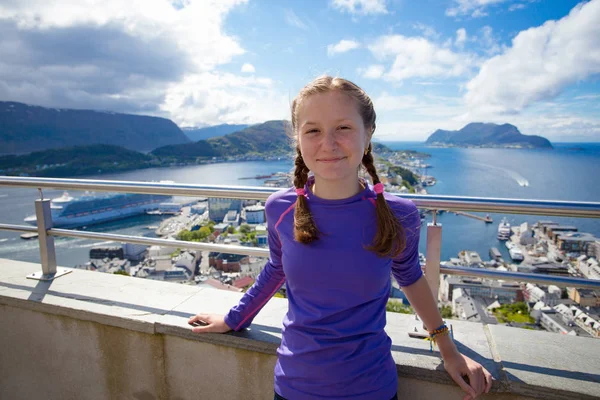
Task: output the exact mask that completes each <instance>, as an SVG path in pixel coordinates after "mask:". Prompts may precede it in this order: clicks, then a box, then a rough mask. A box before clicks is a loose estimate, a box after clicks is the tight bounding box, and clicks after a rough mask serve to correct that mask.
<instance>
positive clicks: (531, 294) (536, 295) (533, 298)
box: [523, 283, 562, 307]
mask: <svg viewBox="0 0 600 400" xmlns="http://www.w3.org/2000/svg"><path fill="white" fill-rule="evenodd" d="M561 294H562V291H561V290H560V288H559V287H557V286H554V285H550V286H548V288H547V289H543V288H540V287H538V286H537V285H534V284H532V283H528V284H526V285H525V288H524V290H523V297H524V298H525V300H526V301H528V302H531V303H538V302H542V303H544V304H546V305H548V306H550V307H553V306H555V305H557V304H558V303H559V301H560V296H561Z"/></svg>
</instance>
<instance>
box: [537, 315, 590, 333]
mask: <svg viewBox="0 0 600 400" xmlns="http://www.w3.org/2000/svg"><path fill="white" fill-rule="evenodd" d="M540 325H542V327H544V329H546V330H547V331H549V332H556V333H562V334H563V335H572V336H589V334H588V333H587V332H586V331H584V330H583V329H581V328H580V327H578V326H577V325H576V324H575V322H574V321H572V320H567V321H565V319H564V317H563V315H562V314H560V313H559V312H557V311H556V310H554V309H551V310H543V311H542V313H541V315H540Z"/></svg>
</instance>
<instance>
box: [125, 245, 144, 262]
mask: <svg viewBox="0 0 600 400" xmlns="http://www.w3.org/2000/svg"><path fill="white" fill-rule="evenodd" d="M122 248H123V255H124V256H125V258H127V259H128V260H131V261H142V260H143V259H144V256H145V254H146V250H147V249H148V246H147V245H145V244H137V243H123V246H122Z"/></svg>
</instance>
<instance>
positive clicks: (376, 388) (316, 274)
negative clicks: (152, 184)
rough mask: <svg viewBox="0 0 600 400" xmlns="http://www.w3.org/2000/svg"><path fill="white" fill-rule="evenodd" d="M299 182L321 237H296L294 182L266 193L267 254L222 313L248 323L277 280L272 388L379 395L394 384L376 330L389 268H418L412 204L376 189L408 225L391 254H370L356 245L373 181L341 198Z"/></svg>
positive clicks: (363, 241) (362, 399)
mask: <svg viewBox="0 0 600 400" xmlns="http://www.w3.org/2000/svg"><path fill="white" fill-rule="evenodd" d="M311 182H312V178H311V179H310V180H309V182H308V183H307V185H306V186H305V190H306V193H307V194H306V197H307V200H308V205H309V208H310V212H311V214H312V216H313V218H314V221H315V223H316V225H317V227H318V229H319V231H320V233H321V235H320V238H319V240H317V241H315V242H313V243H311V244H308V245H306V244H302V243H298V242H296V241H295V240H294V233H293V221H294V207H295V203H296V199H297V195H296V192H295V190H294V188H290V189H287V190H282V191H278V192H276V193H274V194H273V195H271V196H270V197H269V199H268V200H267V202H266V215H267V223H268V241H269V250H270V258H269V261H268V262H267V263H266V265H265V267H264V269H263V271H262V272H261V273H260V274H259V276H258V278H257V280H256V282H255V283H254V285H253V286H252V287H251V288H250V289H249V290H248V292H247V293H246V294H245V295H244V296H243V297H242V299H241V300H240V302H239V304H238V305H237V306H235V307H233V308H232V309H231V310H230V311H229V313H228V314H227V315H226V316H225V322H226V323H227V325H228V326H229V327H231V329H233V330H236V331H237V330H240V329H243V328H245V327H248V326H249V325H250V324H251V322H252V319H253V318H254V317H255V316H256V314H257V313H258V312H259V311H260V309H261V308H262V307H263V306H264V305H265V303H266V302H267V301H268V300H269V299H270V298H271V297H272V296H273V294H274V293H275V292H276V291H277V290H278V289H279V288H280V287H281V285H282V284H283V283H284V282H285V284H286V289H287V296H288V302H289V306H288V312H287V314H286V315H285V318H284V320H283V329H282V339H281V345H280V346H279V348H278V350H277V363H276V365H275V391H276V392H277V393H279V394H280V395H281V396H283V397H285V398H287V399H290V400H304V399H306V400H308V399H311V400H312V399H327V400H332V399H353V400H375V399H377V400H379V399H389V398H392V397H393V396H394V394H395V393H396V391H397V388H398V376H397V371H396V364H395V362H394V360H393V359H392V355H391V351H390V349H391V340H390V338H389V337H388V335H387V334H386V333H385V331H384V327H385V324H386V316H385V307H386V303H387V300H388V296H389V293H390V284H391V283H390V272H391V273H392V274H393V276H394V278H395V279H396V280H397V281H398V283H399V284H400V286H409V285H411V284H413V283H414V282H416V281H417V280H418V279H419V278H420V277H421V275H422V272H421V267H420V265H419V252H418V247H419V230H420V226H421V220H420V216H419V212H418V210H417V208H416V206H415V205H414V203H413V202H411V201H410V200H406V199H402V198H399V197H396V196H392V195H389V194H387V193H385V194H384V196H385V198H386V200H387V202H388V204H389V205H390V207H391V208H392V210H393V211H394V213H395V215H396V217H397V218H398V219H399V220H400V222H401V224H402V226H403V227H404V231H405V233H406V249H405V250H404V251H403V252H402V253H401V254H400V255H399V256H398V257H396V258H393V259H392V258H384V257H378V256H377V255H376V254H375V253H373V252H372V251H369V250H366V249H365V248H364V246H366V245H369V244H371V243H372V241H373V238H374V235H375V233H376V229H377V221H376V215H375V198H376V194H375V193H374V192H373V189H372V187H371V186H367V187H366V188H365V189H364V190H362V191H361V192H360V193H358V194H356V195H354V196H352V197H350V198H347V199H340V200H326V199H322V198H319V197H317V196H315V195H314V194H312V192H311V191H310V185H311Z"/></svg>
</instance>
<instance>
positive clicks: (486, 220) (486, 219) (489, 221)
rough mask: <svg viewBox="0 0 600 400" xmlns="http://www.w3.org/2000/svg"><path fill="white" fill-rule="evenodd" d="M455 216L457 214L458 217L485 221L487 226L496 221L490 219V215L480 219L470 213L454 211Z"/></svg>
mask: <svg viewBox="0 0 600 400" xmlns="http://www.w3.org/2000/svg"><path fill="white" fill-rule="evenodd" d="M454 214H456V215H464V216H465V217H470V218H475V219H478V220H480V221H483V222H485V223H487V224H490V223H492V222H494V220H493V219H492V218H490V216H489V215H486V216H485V217H480V216H479V215H475V214H469V213H467V212H464V211H454Z"/></svg>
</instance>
